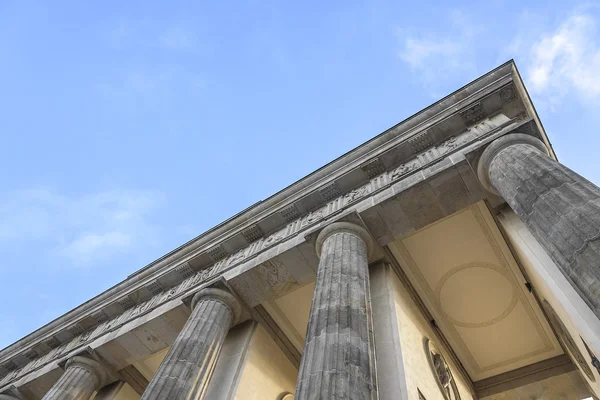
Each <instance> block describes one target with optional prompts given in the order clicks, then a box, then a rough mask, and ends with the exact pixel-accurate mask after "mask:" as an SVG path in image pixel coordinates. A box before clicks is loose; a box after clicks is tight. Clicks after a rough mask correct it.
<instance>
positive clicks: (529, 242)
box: [499, 210, 600, 395]
mask: <svg viewBox="0 0 600 400" xmlns="http://www.w3.org/2000/svg"><path fill="white" fill-rule="evenodd" d="M499 221H500V225H501V226H502V228H503V229H504V232H505V233H506V236H507V237H508V239H509V241H510V243H511V244H512V246H513V249H514V252H515V255H516V256H517V258H518V259H519V261H520V263H521V265H522V267H523V268H524V270H525V274H526V278H528V279H529V281H530V282H531V284H532V286H533V289H534V290H535V293H536V294H537V295H538V297H539V299H540V301H541V302H542V304H543V305H544V304H545V303H546V302H547V305H546V306H545V312H546V314H547V315H548V314H549V313H555V314H556V316H557V317H558V319H559V320H560V322H559V324H560V326H558V329H559V330H560V329H561V327H564V328H562V329H563V330H565V332H564V333H562V334H561V333H560V332H559V334H558V336H559V339H560V340H561V342H562V343H563V347H566V348H567V352H568V353H569V355H570V356H571V358H572V359H573V363H574V364H575V365H576V366H577V367H578V368H579V370H580V371H582V376H584V377H585V380H586V381H587V383H588V385H589V387H590V388H591V389H592V390H593V391H594V392H595V393H596V394H597V395H598V394H600V374H599V371H598V370H597V369H596V368H594V367H593V365H592V364H591V355H590V351H591V352H592V353H594V354H595V355H596V356H597V355H598V354H600V353H599V352H598V349H600V326H599V325H598V319H597V318H596V317H595V315H594V314H593V313H592V311H591V310H590V309H589V307H588V306H587V305H586V304H585V303H584V302H583V300H582V299H581V297H579V295H578V294H577V293H575V291H574V290H573V287H572V286H571V284H570V283H569V282H567V280H566V279H565V278H564V276H563V274H562V273H561V272H560V270H559V269H558V267H557V266H556V264H554V262H553V261H552V260H551V259H550V257H549V256H548V255H547V254H546V252H545V251H544V250H543V248H542V247H541V245H540V244H539V243H538V242H537V241H536V239H535V238H534V237H533V235H532V234H531V233H530V232H529V231H528V229H527V227H525V225H524V224H523V223H522V222H521V220H520V219H519V218H518V217H517V216H516V214H515V213H514V212H513V211H512V210H504V211H503V212H502V214H501V215H499ZM549 320H550V322H551V323H552V318H551V316H550V315H549ZM553 325H556V323H554V324H553ZM553 328H554V330H555V331H556V330H557V326H553ZM561 336H563V337H561ZM567 341H568V342H569V343H566V342H567ZM584 341H585V344H584ZM586 344H587V345H588V346H589V351H588V349H587V348H586ZM569 347H574V348H572V349H569ZM582 364H585V365H582ZM590 377H591V378H590Z"/></svg>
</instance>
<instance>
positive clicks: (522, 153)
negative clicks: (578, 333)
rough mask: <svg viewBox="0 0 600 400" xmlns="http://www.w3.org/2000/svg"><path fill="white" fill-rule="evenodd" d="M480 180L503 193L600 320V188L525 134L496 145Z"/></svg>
mask: <svg viewBox="0 0 600 400" xmlns="http://www.w3.org/2000/svg"><path fill="white" fill-rule="evenodd" d="M478 174H479V178H480V180H481V182H482V184H483V185H484V187H486V188H487V189H488V190H490V191H492V192H495V193H498V194H500V195H501V196H502V197H503V198H504V199H505V200H506V202H507V203H508V204H509V205H510V207H511V208H512V209H513V210H514V211H515V213H516V214H517V215H518V216H519V218H521V220H522V221H523V222H524V223H525V225H527V227H528V228H529V230H530V231H531V233H532V234H533V236H534V237H535V238H536V239H537V240H538V241H539V242H540V244H541V245H542V246H543V247H544V249H545V250H546V252H547V253H548V255H549V256H550V257H551V258H552V260H553V261H554V262H555V263H556V265H557V266H558V267H559V268H560V270H561V271H562V273H563V274H564V275H565V277H566V278H567V280H569V281H570V283H571V284H572V285H573V287H574V288H575V290H576V291H577V292H578V293H579V294H580V296H581V297H582V298H583V300H584V301H585V302H586V303H587V304H588V306H589V307H590V308H591V309H592V310H593V311H594V313H595V314H596V315H597V316H599V317H600V188H598V187H597V186H595V185H594V184H592V183H591V182H589V181H588V180H586V179H585V178H583V177H582V176H580V175H578V174H576V173H575V172H573V171H571V170H570V169H569V168H567V167H565V166H564V165H562V164H560V163H559V162H557V161H555V160H553V159H551V158H550V157H548V155H547V150H546V147H545V146H544V144H543V143H542V142H541V141H539V140H538V139H536V138H534V137H532V136H529V135H525V134H510V135H507V136H503V137H502V138H500V139H497V140H496V141H494V142H493V143H492V144H491V145H490V146H488V147H487V148H486V150H485V151H484V152H483V154H482V156H481V159H480V161H479V168H478Z"/></svg>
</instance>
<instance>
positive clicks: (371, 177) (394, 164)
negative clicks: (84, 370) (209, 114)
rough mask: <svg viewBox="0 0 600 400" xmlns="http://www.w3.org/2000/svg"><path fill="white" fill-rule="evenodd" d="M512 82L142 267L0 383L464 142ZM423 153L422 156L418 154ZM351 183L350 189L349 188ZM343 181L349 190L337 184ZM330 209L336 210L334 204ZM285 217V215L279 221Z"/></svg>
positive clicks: (15, 348) (23, 354)
mask: <svg viewBox="0 0 600 400" xmlns="http://www.w3.org/2000/svg"><path fill="white" fill-rule="evenodd" d="M514 78H515V76H514V74H513V63H512V62H508V63H506V64H504V65H502V66H500V67H498V68H497V69H495V70H493V71H491V72H490V73H488V74H486V75H484V76H482V77H481V78H479V79H477V80H475V81H474V82H472V83H470V84H468V85H467V86H465V87H463V88H461V89H459V90H458V91H456V92H454V93H453V94H451V95H449V96H447V97H445V98H444V99H442V100H440V101H438V102H436V103H434V104H433V105H431V106H430V107H428V108H426V109H424V110H423V111H421V112H419V113H417V114H415V115H414V116H412V117H410V118H408V119H407V120H405V121H403V122H401V123H399V124H397V125H395V126H394V127H392V128H390V129H388V130H386V131H385V132H383V133H382V134H380V135H378V136H377V137H375V138H374V139H372V140H370V141H368V142H366V143H365V144H363V145H361V146H360V147H358V148H356V149H354V150H352V151H351V152H349V153H347V154H345V155H343V156H341V157H339V158H338V159H336V160H335V161H333V162H331V163H329V164H327V165H326V166H324V167H323V168H320V169H319V170H317V171H315V172H314V173H312V174H311V175H309V176H307V177H306V178H304V179H302V180H300V181H298V182H297V183H295V184H293V185H291V186H289V187H287V188H285V189H283V190H282V191H280V192H278V193H276V194H275V195H273V196H271V197H270V198H268V199H266V200H264V201H262V202H259V203H257V204H255V205H254V206H252V207H250V208H248V209H246V210H244V211H243V212H241V213H239V214H237V215H235V216H234V217H232V218H230V219H228V220H227V221H225V222H223V223H222V224H219V225H217V226H216V227H214V228H212V229H211V230H209V231H207V232H205V233H204V234H202V235H200V236H198V237H197V238H195V239H193V240H191V241H189V242H188V243H186V244H184V245H183V246H180V247H179V248H177V249H175V250H173V251H172V252H170V253H168V254H167V255H165V256H164V257H161V258H160V259H158V260H156V261H155V262H153V263H151V264H149V265H148V266H146V267H144V268H142V269H141V270H139V271H138V272H136V273H134V274H132V275H130V276H129V277H128V278H127V279H126V280H125V281H123V282H121V283H119V284H117V285H116V286H114V287H112V288H111V289H109V290H107V291H105V292H104V293H102V294H100V295H99V296H97V297H95V298H93V299H91V300H90V301H88V302H86V303H84V304H82V305H81V306H79V307H77V308H76V309H74V310H72V311H70V312H69V313H67V314H65V315H64V316H62V317H60V318H58V319H57V320H55V321H52V322H51V323H49V324H47V325H46V326H44V327H42V328H40V329H38V330H37V331H35V332H33V333H32V334H30V335H28V336H26V337H25V338H23V339H21V340H20V341H18V342H16V343H14V344H13V345H11V346H9V347H7V348H5V349H4V350H2V351H0V377H2V376H3V375H6V372H5V373H3V371H2V370H3V368H2V366H5V365H6V364H7V363H8V362H9V361H12V360H15V361H14V364H15V368H18V367H22V366H25V365H27V364H28V363H29V362H30V361H33V360H35V359H37V358H39V356H41V355H43V354H47V353H48V352H49V351H52V350H53V349H56V348H58V347H59V346H61V344H68V343H70V341H72V340H74V339H73V338H77V337H78V336H80V335H81V334H83V333H84V332H92V331H93V330H94V329H95V328H96V327H98V326H101V325H102V324H103V323H105V322H106V321H109V320H114V319H115V318H117V317H119V316H120V315H122V314H124V312H125V311H127V310H130V309H134V308H136V307H138V306H140V305H143V304H146V302H147V301H149V300H150V299H153V298H155V297H156V296H157V295H159V294H161V293H164V292H168V291H169V289H171V288H175V287H177V285H180V284H181V283H182V282H186V281H187V280H189V279H190V278H191V277H195V276H198V275H203V274H204V275H205V274H206V271H211V272H210V273H209V275H211V276H212V275H213V273H216V272H217V271H218V272H219V273H221V272H223V271H224V270H227V269H229V268H231V267H232V266H234V265H236V264H237V263H240V262H242V261H245V260H246V259H247V258H248V257H250V256H255V255H256V254H258V253H260V252H262V251H264V250H265V249H266V248H268V247H269V246H270V245H274V244H277V243H278V242H279V241H280V240H282V238H283V237H284V236H287V235H288V234H289V233H290V232H294V231H296V230H297V229H300V227H301V226H302V225H303V224H304V222H303V221H309V223H310V221H311V219H312V220H318V219H319V218H318V215H319V213H320V212H321V211H320V210H323V209H326V208H327V207H341V205H342V203H344V202H347V203H346V205H348V204H350V203H352V202H353V201H354V200H355V199H357V198H359V197H360V195H361V191H362V190H363V188H364V187H365V186H364V183H365V182H367V183H368V184H370V182H374V181H378V179H383V178H380V177H382V176H384V175H385V176H386V177H389V179H391V180H392V181H393V180H394V178H399V177H401V176H403V175H404V174H407V173H410V172H411V171H412V170H413V169H414V168H416V167H415V165H416V164H414V162H412V161H411V162H408V161H409V160H419V157H421V161H419V162H420V163H421V164H423V163H424V162H426V161H427V157H429V156H427V153H429V152H431V151H437V154H438V156H441V155H444V154H445V153H447V152H449V151H453V150H454V149H455V148H457V147H458V146H459V145H463V144H464V143H456V138H455V137H454V136H453V135H455V134H456V133H458V132H455V131H453V130H452V127H456V129H459V132H460V129H463V130H464V129H465V128H466V127H467V126H469V125H473V124H474V123H475V122H476V121H478V120H481V119H482V118H485V117H486V116H488V115H489V114H491V113H493V112H494V111H493V110H492V111H491V112H490V111H489V110H487V109H486V107H487V108H488V109H490V110H491V108H490V107H492V106H495V104H496V103H498V100H497V99H500V100H499V101H500V103H498V104H499V106H498V107H497V108H499V109H501V108H502V106H503V102H504V103H507V102H510V101H513V100H515V99H517V98H518V97H519V96H518V95H517V94H516V90H515V89H514V87H513V89H512V90H513V92H510V90H509V92H508V93H509V95H510V96H508V97H507V96H506V93H507V90H508V89H510V87H512V86H511V85H512V82H513V80H514ZM507 88H508V89H507ZM502 91H504V94H503V93H502ZM511 93H512V94H511ZM519 93H520V92H519ZM512 95H514V97H512ZM491 96H494V97H493V98H492V97H491ZM486 99H491V100H486ZM486 101H487V103H486ZM492 103H493V104H492ZM482 104H483V105H482ZM489 104H492V106H490V105H489ZM461 121H462V122H461ZM444 124H446V125H447V126H445V125H444ZM425 149H429V150H428V151H423V150H425ZM394 152H395V153H394ZM390 154H391V155H390ZM386 157H387V158H386ZM423 157H425V158H423ZM352 178H354V180H355V181H356V182H355V183H352V182H351V181H352ZM385 179H388V178H385ZM347 181H349V182H350V184H347V185H346V184H345V183H344V182H347ZM344 185H345V186H344ZM311 196H314V197H315V198H320V199H321V200H322V201H321V202H319V201H313V202H312V203H311V202H310V201H304V203H303V199H307V198H309V199H310V197H311ZM339 199H342V200H341V201H340V200H339ZM344 199H346V200H344ZM337 203H340V204H339V205H335V204H337ZM332 204H333V205H335V206H331V205H332ZM294 208H295V212H294V211H293V209H294ZM286 210H292V211H290V212H289V213H288V214H285V212H286ZM286 215H288V217H287V218H286ZM274 216H275V217H274ZM269 218H270V219H272V220H273V219H275V220H277V219H278V220H279V221H280V222H279V223H276V222H277V221H275V222H273V223H270V225H269V224H263V225H262V227H261V222H262V221H266V220H269ZM257 227H258V229H256V228H257ZM265 227H266V228H265ZM268 227H270V229H267V228H268ZM234 242H235V243H234ZM65 332H66V333H65ZM63 338H64V341H63ZM59 339H60V340H59ZM56 342H58V343H56ZM8 366H9V368H6V367H5V368H4V370H5V371H6V370H7V369H8V370H9V371H10V370H11V369H10V368H12V367H11V366H10V364H8ZM15 368H12V369H15Z"/></svg>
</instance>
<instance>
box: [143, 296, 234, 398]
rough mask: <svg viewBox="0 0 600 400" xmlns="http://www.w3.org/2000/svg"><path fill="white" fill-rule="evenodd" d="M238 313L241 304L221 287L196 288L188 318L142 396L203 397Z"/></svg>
mask: <svg viewBox="0 0 600 400" xmlns="http://www.w3.org/2000/svg"><path fill="white" fill-rule="evenodd" d="M240 315H241V306H240V304H239V303H238V302H237V300H236V299H235V297H233V296H232V295H231V294H230V293H227V292H226V291H224V290H220V289H203V290H201V291H200V292H198V293H197V294H196V295H195V296H194V298H193V300H192V314H191V315H190V318H189V319H188V321H187V322H186V324H185V326H184V327H183V330H182V331H181V332H180V333H179V336H177V339H176V340H175V343H173V345H172V346H171V349H170V350H169V352H168V353H167V355H166V357H165V359H164V360H163V362H162V363H161V364H160V367H159V368H158V371H156V373H155V374H154V377H153V378H152V381H151V382H150V384H149V385H148V388H146V390H145V391H144V394H143V395H142V397H141V399H142V400H163V399H169V400H184V399H194V400H198V399H202V398H203V396H204V394H205V392H206V388H207V386H208V382H209V380H210V377H211V375H212V372H213V369H214V367H215V364H216V362H217V358H218V356H219V352H220V351H221V347H222V345H223V341H224V340H225V337H226V336H227V332H228V331H229V328H230V327H231V325H232V324H233V322H234V321H235V320H236V319H238V318H239V316H240Z"/></svg>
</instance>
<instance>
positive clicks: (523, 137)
mask: <svg viewBox="0 0 600 400" xmlns="http://www.w3.org/2000/svg"><path fill="white" fill-rule="evenodd" d="M515 144H527V145H530V146H533V147H535V148H536V149H538V150H539V151H541V152H542V153H544V154H546V155H548V154H549V153H548V149H547V148H546V145H545V144H544V143H543V142H542V141H541V140H539V139H538V138H536V137H534V136H531V135H527V134H524V133H511V134H508V135H505V136H502V137H500V138H498V139H496V140H494V141H493V142H492V143H490V144H489V145H488V146H487V147H486V148H485V150H484V151H483V153H482V154H481V157H480V158H479V163H478V164H477V176H478V177H479V182H481V185H482V186H483V187H484V188H485V189H486V190H487V191H489V192H491V193H494V194H499V193H498V191H497V190H496V188H494V186H493V185H492V183H491V182H490V165H491V164H492V161H494V158H495V157H496V155H498V153H500V152H501V151H502V150H504V149H506V148H507V147H509V146H512V145H515Z"/></svg>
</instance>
